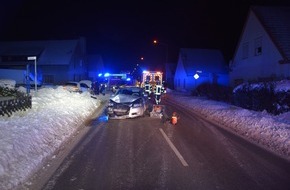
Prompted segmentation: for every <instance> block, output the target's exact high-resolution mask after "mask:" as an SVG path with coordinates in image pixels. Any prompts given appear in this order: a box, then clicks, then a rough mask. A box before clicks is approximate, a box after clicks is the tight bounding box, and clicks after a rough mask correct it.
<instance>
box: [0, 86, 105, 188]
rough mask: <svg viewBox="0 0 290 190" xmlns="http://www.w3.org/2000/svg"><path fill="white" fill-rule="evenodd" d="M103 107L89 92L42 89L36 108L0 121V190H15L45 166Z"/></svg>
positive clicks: (39, 92)
mask: <svg viewBox="0 0 290 190" xmlns="http://www.w3.org/2000/svg"><path fill="white" fill-rule="evenodd" d="M99 105H100V101H99V100H97V99H93V98H91V97H90V94H88V93H83V94H79V93H70V92H68V91H65V90H63V89H62V87H59V88H57V89H52V88H44V89H40V90H39V91H38V92H37V93H36V94H34V95H33V97H32V109H31V110H28V111H25V112H17V113H14V114H13V115H12V116H11V117H1V119H0V126H1V127H0V154H1V157H0V189H3V190H4V189H13V187H15V185H17V184H19V183H21V182H23V181H24V180H25V178H27V176H29V175H30V174H31V172H34V171H35V169H36V168H38V167H39V166H41V164H42V162H43V161H44V159H46V158H47V157H48V156H51V155H52V154H53V152H54V151H55V150H56V149H57V148H58V147H60V145H61V143H62V142H64V141H66V140H67V139H68V137H70V136H71V135H72V134H74V133H75V132H76V131H77V130H78V128H79V127H80V126H81V125H82V124H83V122H84V121H85V120H86V119H87V118H88V117H89V116H90V115H91V114H92V112H93V111H94V110H95V109H96V108H97V107H98V106H99Z"/></svg>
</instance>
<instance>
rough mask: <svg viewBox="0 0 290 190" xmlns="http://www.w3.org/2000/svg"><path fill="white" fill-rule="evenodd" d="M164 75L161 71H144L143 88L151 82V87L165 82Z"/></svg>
mask: <svg viewBox="0 0 290 190" xmlns="http://www.w3.org/2000/svg"><path fill="white" fill-rule="evenodd" d="M162 77H163V73H162V72H159V71H143V76H142V84H141V86H142V87H145V83H146V82H149V83H150V84H151V85H156V83H157V82H161V83H162V80H163V78H162Z"/></svg>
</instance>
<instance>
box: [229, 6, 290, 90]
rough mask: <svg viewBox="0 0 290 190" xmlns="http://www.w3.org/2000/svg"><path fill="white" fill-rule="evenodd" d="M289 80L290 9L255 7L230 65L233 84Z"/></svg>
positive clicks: (245, 25) (252, 8)
mask: <svg viewBox="0 0 290 190" xmlns="http://www.w3.org/2000/svg"><path fill="white" fill-rule="evenodd" d="M289 77H290V7H265V6H252V7H251V8H250V9H249V12H248V16H247V20H246V22H245V24H244V27H243V31H242V33H241V36H240V39H239V42H238V44H237V47H236V50H235V54H234V57H233V60H232V61H231V64H230V85H231V86H233V87H234V86H236V85H238V84H240V83H243V82H260V81H265V82H266V81H275V80H281V79H286V78H289Z"/></svg>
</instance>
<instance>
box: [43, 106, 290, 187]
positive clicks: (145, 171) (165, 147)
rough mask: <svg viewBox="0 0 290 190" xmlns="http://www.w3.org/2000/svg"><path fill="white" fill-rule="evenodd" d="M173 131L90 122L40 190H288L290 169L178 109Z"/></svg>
mask: <svg viewBox="0 0 290 190" xmlns="http://www.w3.org/2000/svg"><path fill="white" fill-rule="evenodd" d="M163 103H165V104H166V113H167V114H168V115H170V114H171V113H172V112H173V111H176V112H177V113H178V114H179V115H180V119H179V121H178V124H177V125H176V126H173V125H171V124H170V123H169V122H166V121H165V122H163V121H162V120H161V119H156V118H150V117H142V118H136V119H126V120H109V121H107V120H106V117H104V115H101V116H100V117H99V118H97V119H95V120H94V121H92V123H91V124H90V126H89V127H90V130H89V132H88V133H87V135H86V136H85V137H84V138H83V139H82V140H81V141H80V143H79V144H78V146H77V147H76V148H74V149H73V151H72V152H71V153H70V154H69V156H68V157H67V158H66V159H65V160H64V161H63V163H62V164H61V166H60V167H59V168H58V170H56V172H55V173H54V175H53V176H52V177H51V178H50V180H49V181H48V182H47V183H46V185H45V186H44V187H43V188H42V189H44V190H49V189H53V190H63V189H72V190H95V189H110V190H111V189H112V190H113V189H118V190H119V189H126V190H127V189H138V190H139V189H141V190H142V189H174V190H176V189H182V190H184V189H226V190H232V189H235V190H239V189H241V190H245V189H247V190H248V189H251V190H256V189H261V190H267V189H269V190H272V189H273V190H274V189H275V190H284V189H285V190H286V189H288V190H289V189H290V163H289V162H287V161H285V160H283V159H281V158H279V157H276V156H275V155H272V154H271V153H269V152H267V151H265V150H263V149H261V148H259V147H257V146H255V145H253V144H251V143H248V142H246V141H245V140H244V139H241V138H239V137H237V136H235V135H233V134H231V133H229V132H227V131H225V130H223V129H221V128H220V127H218V126H215V124H214V123H212V122H210V121H209V122H208V121H205V120H203V119H201V118H199V117H198V116H196V115H194V114H193V113H190V112H188V111H185V110H182V109H181V108H179V107H178V106H177V105H174V106H172V105H169V104H168V102H163Z"/></svg>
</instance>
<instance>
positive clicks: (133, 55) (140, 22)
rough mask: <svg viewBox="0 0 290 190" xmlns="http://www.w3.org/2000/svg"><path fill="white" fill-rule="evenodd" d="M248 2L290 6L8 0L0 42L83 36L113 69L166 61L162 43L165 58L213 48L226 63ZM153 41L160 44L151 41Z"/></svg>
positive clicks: (235, 1) (0, 19)
mask: <svg viewBox="0 0 290 190" xmlns="http://www.w3.org/2000/svg"><path fill="white" fill-rule="evenodd" d="M287 1H288V2H287ZM127 2H128V3H127ZM251 5H281V6H284V5H288V6H289V5H290V2H289V0H280V1H279V0H192V1H182V0H179V1H175V2H169V1H160V0H159V1H158V0H155V1H152V2H151V1H150V0H147V1H141V0H140V1H131V2H130V1H109V0H107V1H105V0H102V1H98V0H49V1H41V0H10V1H9V2H6V3H1V7H0V40H1V41H16V40H62V39H73V38H78V37H81V36H83V37H85V38H86V40H87V47H88V49H87V51H88V53H90V54H100V55H102V57H103V60H104V63H105V66H106V68H107V69H108V70H109V71H112V72H113V71H114V72H118V71H120V70H121V69H122V68H123V69H122V70H125V71H131V70H132V69H133V68H134V67H135V66H136V64H139V65H140V66H141V67H143V68H144V69H145V68H147V69H151V70H152V69H158V68H160V65H161V64H162V63H164V62H165V60H166V47H168V61H169V62H177V57H178V51H179V48H217V49H220V50H222V52H223V54H224V56H225V59H226V61H227V62H228V61H229V60H230V59H231V58H232V56H233V53H234V50H235V47H236V45H237V42H238V40H239V36H240V34H241V31H242V28H243V25H244V23H245V20H246V17H247V13H248V10H249V7H250V6H251ZM153 39H158V40H159V41H160V42H162V43H163V44H160V45H159V46H156V45H153ZM164 44H167V46H166V45H164ZM141 57H144V60H143V61H141V60H140V58H141Z"/></svg>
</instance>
